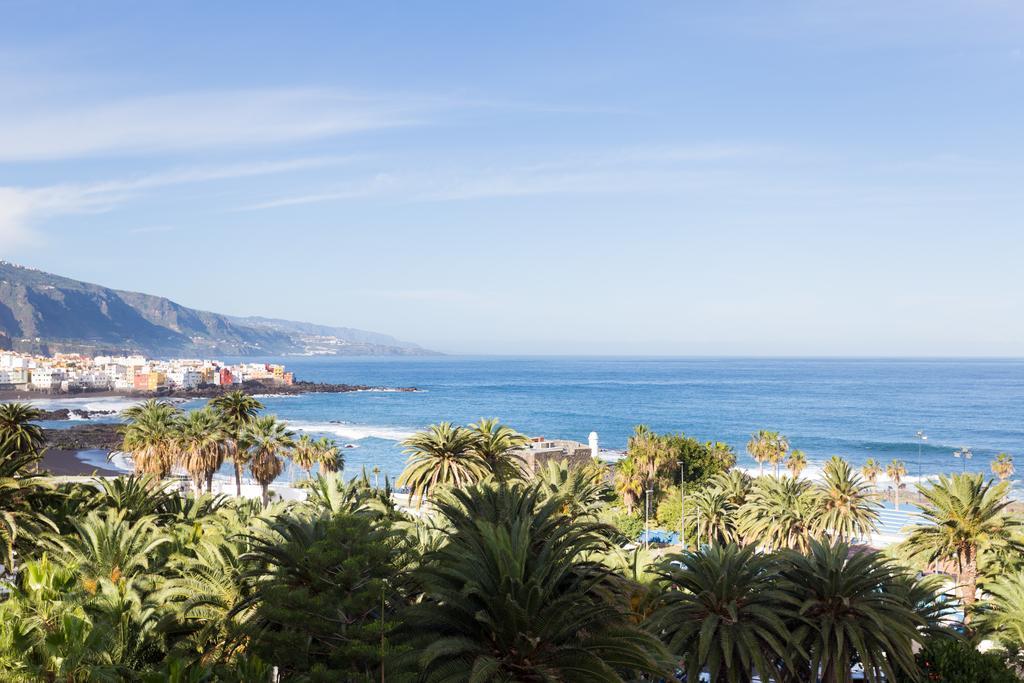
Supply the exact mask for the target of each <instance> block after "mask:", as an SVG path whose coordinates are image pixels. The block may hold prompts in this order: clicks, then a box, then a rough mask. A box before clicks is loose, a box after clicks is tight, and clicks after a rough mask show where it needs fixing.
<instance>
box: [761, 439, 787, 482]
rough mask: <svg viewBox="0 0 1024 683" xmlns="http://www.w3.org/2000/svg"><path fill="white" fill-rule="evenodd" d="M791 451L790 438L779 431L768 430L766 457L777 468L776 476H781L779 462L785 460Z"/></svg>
mask: <svg viewBox="0 0 1024 683" xmlns="http://www.w3.org/2000/svg"><path fill="white" fill-rule="evenodd" d="M787 452H789V439H787V438H786V437H784V436H783V435H782V434H780V433H779V432H768V442H767V445H766V448H765V453H766V459H767V460H768V462H770V463H771V464H772V467H773V468H774V469H775V476H776V477H777V476H779V463H780V462H782V461H783V460H785V458H786V453H787Z"/></svg>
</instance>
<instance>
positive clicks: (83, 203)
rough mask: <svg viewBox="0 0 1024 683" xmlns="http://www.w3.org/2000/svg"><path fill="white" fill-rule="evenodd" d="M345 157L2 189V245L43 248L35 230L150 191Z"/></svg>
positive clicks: (333, 161) (287, 169)
mask: <svg viewBox="0 0 1024 683" xmlns="http://www.w3.org/2000/svg"><path fill="white" fill-rule="evenodd" d="M345 161H347V159H346V158H344V157H311V158H300V159H286V160H280V161H258V162H249V163H241V164H231V165H226V166H200V167H190V168H180V169H172V170H169V171H163V172H160V173H152V174H149V175H142V176H136V177H134V178H124V179H119V180H109V181H103V182H96V183H79V184H73V183H68V184H60V185H49V186H44V187H0V244H3V245H5V246H8V247H10V248H11V249H13V248H15V247H19V246H25V245H33V244H38V243H39V238H38V236H37V235H36V234H35V233H34V232H33V231H32V227H33V226H34V225H36V224H38V223H39V222H41V221H44V220H46V219H48V218H53V217H55V216H61V215H69V214H85V213H100V212H104V211H108V210H110V209H112V208H113V207H115V206H117V205H118V204H121V203H123V202H125V201H128V200H129V199H131V198H132V197H134V196H136V195H138V194H139V193H142V192H144V191H146V190H152V189H156V188H160V187H169V186H172V185H182V184H187V183H203V182H213V181H217V180H229V179H234V178H246V177H253V176H261V175H271V174H277V173H288V172H294V171H299V170H304V169H309V168H316V167H321V166H327V165H334V164H340V163H344V162H345Z"/></svg>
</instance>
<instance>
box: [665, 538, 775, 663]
mask: <svg viewBox="0 0 1024 683" xmlns="http://www.w3.org/2000/svg"><path fill="white" fill-rule="evenodd" d="M659 575H660V577H661V581H662V584H663V591H662V592H661V594H660V597H659V598H658V600H657V603H656V604H657V608H656V610H655V612H654V614H653V615H652V616H651V619H650V622H649V627H650V628H651V630H652V631H653V632H654V633H657V634H659V635H660V636H661V639H662V640H663V642H664V643H665V645H666V646H667V647H668V649H669V651H670V652H671V653H672V654H673V655H675V656H676V657H679V658H681V659H682V661H683V663H684V666H685V668H686V680H693V681H696V680H698V679H699V678H700V673H701V671H702V670H704V669H707V670H708V673H709V675H710V679H709V680H710V681H711V683H725V682H728V683H739V682H741V681H742V682H744V683H745V682H747V681H749V680H750V679H751V673H752V672H756V673H757V675H758V676H760V678H761V680H762V681H769V680H772V681H775V680H779V670H778V667H777V666H776V663H777V662H787V661H789V660H790V648H789V645H788V641H789V631H788V629H787V627H786V623H785V621H784V620H783V619H782V618H781V616H780V614H779V609H778V605H779V603H780V602H782V600H783V598H784V596H783V594H782V593H781V592H780V591H779V588H778V585H777V581H776V576H777V569H776V563H775V561H774V560H773V559H772V558H770V557H768V556H765V555H759V554H757V553H756V552H755V551H754V548H753V547H752V546H748V547H745V548H744V547H740V546H736V545H734V544H731V543H730V544H729V545H719V546H714V545H712V546H705V547H703V548H701V549H699V550H696V551H693V552H686V553H683V554H681V555H674V556H669V557H668V558H666V559H665V562H664V563H663V564H662V565H661V568H660V571H659Z"/></svg>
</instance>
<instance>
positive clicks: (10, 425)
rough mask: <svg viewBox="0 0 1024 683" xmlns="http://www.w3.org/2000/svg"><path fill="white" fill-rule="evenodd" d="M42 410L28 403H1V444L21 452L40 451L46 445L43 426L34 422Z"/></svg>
mask: <svg viewBox="0 0 1024 683" xmlns="http://www.w3.org/2000/svg"><path fill="white" fill-rule="evenodd" d="M42 414H43V413H42V411H41V410H39V409H38V408H33V407H32V406H31V405H29V404H28V403H0V444H3V443H6V444H7V445H8V446H10V448H11V450H13V451H17V452H19V453H40V452H42V450H43V446H45V445H46V438H45V437H44V436H43V428H42V427H40V426H39V425H37V424H34V422H35V421H36V420H38V419H39V418H40V417H41V416H42Z"/></svg>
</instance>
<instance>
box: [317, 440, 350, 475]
mask: <svg viewBox="0 0 1024 683" xmlns="http://www.w3.org/2000/svg"><path fill="white" fill-rule="evenodd" d="M313 447H314V453H315V455H316V464H317V466H318V467H319V468H320V471H321V472H326V473H328V474H334V473H335V472H338V471H340V470H341V469H343V468H344V467H345V459H344V458H343V457H342V456H341V449H340V448H338V444H337V443H335V442H334V440H333V439H328V438H327V437H326V436H321V437H320V438H319V439H317V440H316V441H315V442H314V443H313Z"/></svg>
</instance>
